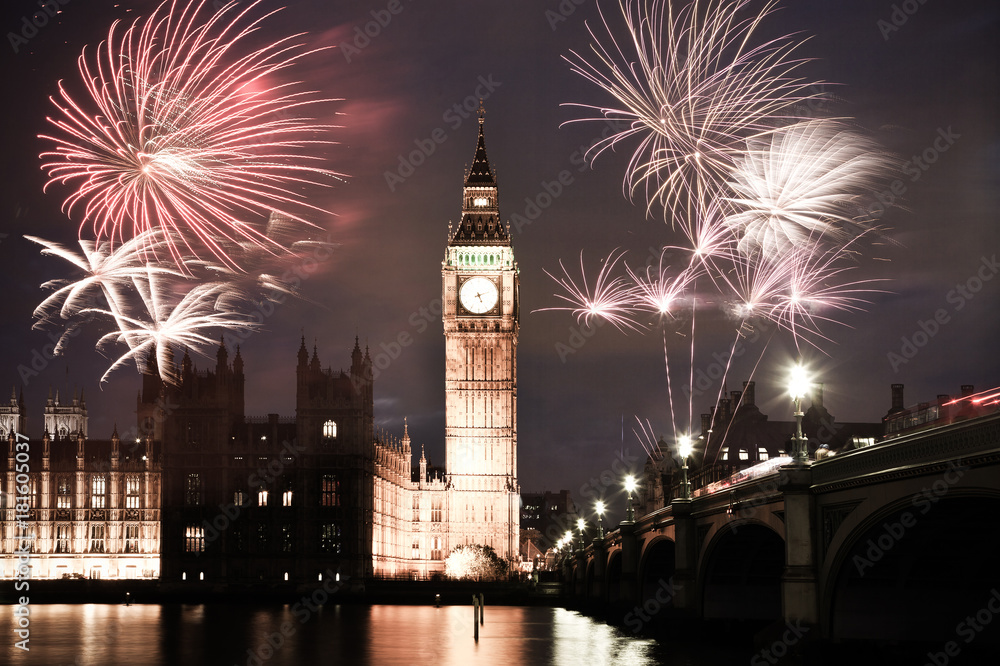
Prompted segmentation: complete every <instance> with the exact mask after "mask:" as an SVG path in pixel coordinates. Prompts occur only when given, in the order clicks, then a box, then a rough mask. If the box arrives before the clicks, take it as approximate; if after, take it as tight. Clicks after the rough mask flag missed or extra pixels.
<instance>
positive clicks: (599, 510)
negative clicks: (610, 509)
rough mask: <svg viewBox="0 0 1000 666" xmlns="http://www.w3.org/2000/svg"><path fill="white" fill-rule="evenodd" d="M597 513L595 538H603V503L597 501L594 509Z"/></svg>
mask: <svg viewBox="0 0 1000 666" xmlns="http://www.w3.org/2000/svg"><path fill="white" fill-rule="evenodd" d="M594 508H595V509H596V511H597V538H598V539H603V538H604V520H603V518H604V502H602V501H601V500H597V505H596V506H595V507H594Z"/></svg>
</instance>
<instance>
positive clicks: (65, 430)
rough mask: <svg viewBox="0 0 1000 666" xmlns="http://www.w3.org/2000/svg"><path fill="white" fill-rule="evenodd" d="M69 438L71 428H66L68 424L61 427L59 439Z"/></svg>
mask: <svg viewBox="0 0 1000 666" xmlns="http://www.w3.org/2000/svg"><path fill="white" fill-rule="evenodd" d="M67 437H69V428H67V427H66V424H63V425H61V426H59V439H66V438H67Z"/></svg>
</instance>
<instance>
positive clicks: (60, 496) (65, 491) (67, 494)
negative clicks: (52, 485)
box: [56, 476, 73, 509]
mask: <svg viewBox="0 0 1000 666" xmlns="http://www.w3.org/2000/svg"><path fill="white" fill-rule="evenodd" d="M72 505H73V495H72V491H71V490H70V484H69V479H68V478H66V477H65V476H64V477H61V478H60V479H59V481H58V483H57V485H56V508H57V509H69V508H72Z"/></svg>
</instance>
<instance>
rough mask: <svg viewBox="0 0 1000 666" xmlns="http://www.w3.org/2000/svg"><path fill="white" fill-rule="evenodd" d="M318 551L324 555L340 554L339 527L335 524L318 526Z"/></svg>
mask: <svg viewBox="0 0 1000 666" xmlns="http://www.w3.org/2000/svg"><path fill="white" fill-rule="evenodd" d="M319 549H320V550H321V551H323V552H324V553H339V552H340V525H338V524H336V523H325V524H323V525H320V528H319Z"/></svg>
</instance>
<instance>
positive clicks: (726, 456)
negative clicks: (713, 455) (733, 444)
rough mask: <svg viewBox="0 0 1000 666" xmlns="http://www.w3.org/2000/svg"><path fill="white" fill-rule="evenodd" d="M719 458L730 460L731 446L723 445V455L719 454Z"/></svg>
mask: <svg viewBox="0 0 1000 666" xmlns="http://www.w3.org/2000/svg"><path fill="white" fill-rule="evenodd" d="M719 458H720V459H722V460H729V447H728V446H723V447H722V455H721V456H719Z"/></svg>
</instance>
